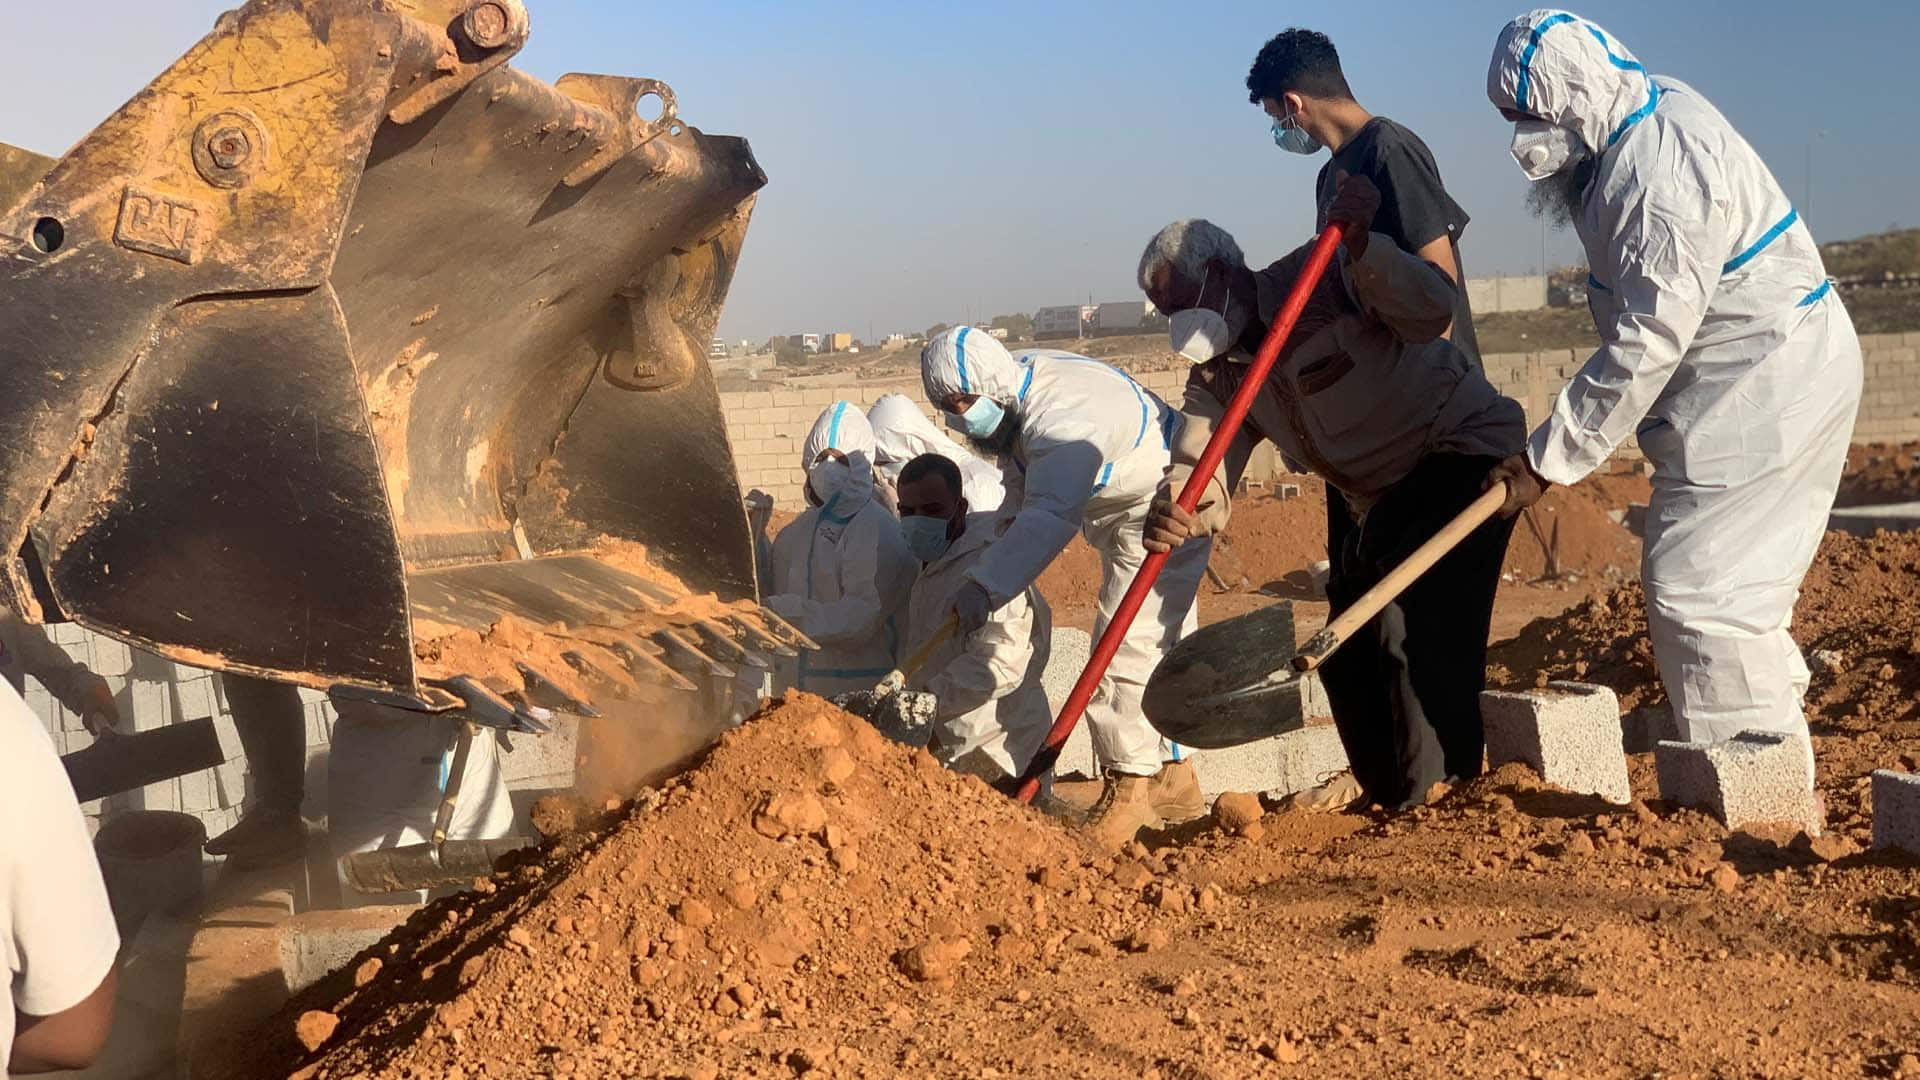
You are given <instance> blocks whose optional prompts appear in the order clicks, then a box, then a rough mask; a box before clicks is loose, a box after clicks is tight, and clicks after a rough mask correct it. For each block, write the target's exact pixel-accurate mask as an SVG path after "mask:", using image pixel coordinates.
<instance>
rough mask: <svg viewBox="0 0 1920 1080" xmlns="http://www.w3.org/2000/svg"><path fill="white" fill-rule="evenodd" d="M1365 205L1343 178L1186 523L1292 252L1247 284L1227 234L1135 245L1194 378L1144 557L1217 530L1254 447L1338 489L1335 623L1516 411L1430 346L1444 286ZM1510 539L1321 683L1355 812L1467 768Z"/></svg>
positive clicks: (1341, 661)
mask: <svg viewBox="0 0 1920 1080" xmlns="http://www.w3.org/2000/svg"><path fill="white" fill-rule="evenodd" d="M1379 202H1380V195H1379V192H1378V190H1377V189H1375V188H1374V186H1373V184H1372V183H1371V182H1370V181H1368V180H1367V179H1366V178H1365V177H1359V176H1355V177H1349V178H1346V179H1345V180H1343V182H1342V183H1341V185H1340V188H1339V193H1338V194H1337V195H1336V196H1335V197H1334V200H1333V204H1332V206H1331V208H1330V209H1329V211H1328V219H1329V220H1330V221H1337V222H1345V223H1346V224H1347V226H1348V228H1347V233H1346V237H1347V239H1346V244H1345V255H1344V257H1343V258H1341V259H1338V260H1336V265H1335V266H1333V267H1330V268H1329V269H1328V270H1327V272H1326V274H1325V275H1324V276H1323V277H1322V278H1321V280H1320V282H1319V284H1318V285H1317V286H1316V287H1315V288H1314V290H1313V292H1312V294H1311V296H1310V297H1309V299H1308V301H1307V305H1306V308H1305V309H1304V310H1303V311H1302V313H1301V316H1300V321H1299V322H1298V323H1297V324H1296V325H1295V327H1294V331H1293V334H1292V335H1291V336H1290V337H1289V338H1288V340H1287V343H1286V345H1285V347H1284V348H1283V349H1282V351H1281V353H1280V358H1279V360H1278V362H1277V363H1275V365H1274V367H1273V372H1272V374H1271V375H1270V376H1269V377H1268V379H1267V384H1266V385H1265V386H1264V387H1262V388H1261V391H1260V393H1259V395H1258V396H1257V397H1255V398H1254V403H1253V408H1252V410H1251V411H1250V412H1249V413H1248V415H1247V420H1246V423H1245V425H1244V426H1243V427H1242V428H1241V430H1240V433H1239V434H1238V436H1237V437H1236V438H1235V439H1234V442H1233V445H1232V447H1231V449H1230V450H1229V452H1228V455H1227V459H1226V464H1225V465H1224V466H1223V469H1222V473H1223V474H1224V475H1222V474H1216V475H1215V476H1213V477H1212V478H1210V480H1209V482H1208V489H1207V493H1206V495H1205V496H1204V497H1203V498H1202V500H1201V503H1200V507H1199V509H1198V510H1197V511H1196V512H1195V513H1193V514H1187V513H1185V512H1184V511H1181V510H1180V509H1179V508H1178V507H1176V506H1174V505H1173V503H1172V498H1173V496H1174V495H1175V494H1177V493H1178V492H1179V490H1180V489H1181V488H1182V487H1183V486H1184V485H1185V483H1186V480H1187V477H1188V476H1189V475H1191V473H1192V470H1193V467H1194V465H1195V464H1196V463H1197V462H1198V460H1199V458H1200V453H1201V450H1202V449H1203V448H1204V447H1205V446H1206V443H1207V440H1208V438H1209V437H1210V436H1211V435H1212V433H1213V430H1214V425H1215V424H1216V423H1217V422H1218V421H1219V419H1220V417H1221V416H1222V414H1223V413H1224V412H1225V411H1226V403H1227V402H1228V401H1229V400H1231V399H1232V397H1233V395H1234V393H1235V391H1236V390H1238V388H1239V386H1240V383H1241V380H1242V379H1243V378H1244V377H1245V375H1246V366H1245V362H1246V360H1247V359H1249V358H1250V357H1251V356H1252V355H1253V353H1254V352H1256V351H1257V350H1258V349H1259V347H1260V343H1261V341H1262V339H1264V338H1265V336H1266V333H1267V324H1268V322H1269V321H1270V320H1271V319H1272V318H1273V317H1274V316H1275V315H1276V314H1277V312H1278V311H1279V308H1280V305H1281V304H1282V303H1284V302H1285V300H1286V297H1287V294H1288V293H1289V292H1290V291H1291V289H1292V287H1293V284H1294V281H1295V279H1296V278H1297V277H1298V276H1299V273H1300V269H1301V267H1302V266H1303V265H1304V264H1305V262H1306V259H1307V254H1308V251H1309V248H1307V247H1302V248H1300V249H1299V250H1296V251H1294V252H1293V253H1291V254H1289V255H1287V256H1286V257H1285V258H1283V259H1281V260H1280V261H1279V262H1276V263H1274V264H1273V265H1272V266H1269V267H1268V268H1267V269H1265V270H1262V271H1259V272H1257V273H1256V272H1255V271H1253V270H1250V269H1248V267H1247V265H1246V260H1245V258H1244V257H1243V256H1242V255H1241V253H1240V247H1239V245H1238V244H1236V243H1235V242H1234V240H1233V237H1231V236H1229V235H1228V234H1227V233H1226V231H1225V230H1223V229H1221V228H1219V227H1218V226H1216V225H1213V224H1211V223H1209V222H1206V221H1198V220H1189V221H1176V222H1174V223H1173V224H1171V225H1168V226H1167V227H1166V228H1164V229H1162V230H1161V231H1160V233H1159V234H1158V235H1156V236H1155V237H1154V238H1153V241H1152V242H1151V243H1150V244H1148V245H1147V250H1146V253H1145V254H1144V255H1143V256H1142V257H1141V260H1140V287H1141V288H1142V289H1144V290H1146V293H1147V297H1148V299H1150V300H1152V301H1153V303H1154V305H1155V306H1157V307H1158V308H1159V309H1160V310H1162V311H1168V312H1173V313H1174V315H1173V323H1172V326H1173V336H1174V342H1173V345H1174V348H1175V350H1176V351H1178V352H1180V353H1181V354H1182V355H1184V356H1186V357H1187V358H1188V359H1190V360H1192V361H1194V363H1195V367H1194V368H1193V371H1192V373H1191V374H1190V375H1189V376H1188V379H1187V390H1186V399H1185V401H1184V403H1183V404H1182V406H1181V411H1182V413H1184V414H1185V416H1186V423H1185V425H1184V427H1183V428H1182V429H1181V432H1180V435H1179V436H1178V438H1177V439H1176V441H1175V443H1174V446H1173V464H1172V467H1171V468H1170V469H1169V470H1168V474H1167V479H1166V482H1165V485H1164V486H1163V488H1162V490H1161V496H1160V498H1159V499H1158V500H1157V501H1156V503H1155V506H1154V510H1153V512H1152V513H1151V514H1150V515H1149V517H1148V519H1147V537H1146V546H1147V547H1148V548H1149V549H1153V550H1165V549H1167V548H1169V547H1171V546H1173V545H1177V544H1179V543H1181V542H1183V541H1184V540H1185V539H1186V538H1187V537H1188V536H1193V535H1207V534H1209V533H1213V532H1218V531H1220V530H1221V529H1224V528H1225V526H1226V523H1227V516H1228V511H1229V500H1228V494H1227V493H1228V492H1229V491H1231V490H1232V489H1233V486H1234V485H1235V484H1236V483H1238V481H1239V479H1240V473H1241V471H1242V470H1243V469H1244V468H1245V467H1246V462H1247V457H1248V455H1249V454H1250V453H1251V452H1252V449H1253V447H1254V445H1255V444H1256V443H1258V442H1259V441H1260V440H1262V439H1266V440H1269V441H1271V442H1273V443H1274V444H1275V445H1276V446H1278V447H1279V449H1280V451H1281V453H1282V454H1283V455H1284V456H1285V457H1286V458H1287V460H1288V461H1289V462H1290V463H1292V464H1293V465H1295V466H1296V467H1304V468H1307V469H1310V470H1312V471H1313V472H1315V473H1317V474H1319V475H1320V476H1321V477H1323V478H1324V479H1325V480H1326V481H1327V483H1328V484H1330V485H1332V486H1334V487H1336V488H1338V489H1339V491H1340V492H1341V494H1342V495H1344V496H1345V504H1346V506H1347V508H1348V510H1349V512H1350V513H1351V514H1352V515H1353V518H1354V527H1353V528H1352V529H1349V530H1345V535H1344V536H1343V537H1342V542H1341V543H1340V544H1339V550H1336V551H1330V552H1329V553H1328V554H1329V556H1330V558H1331V560H1332V564H1333V566H1332V575H1331V578H1330V580H1329V581H1328V583H1327V597H1328V600H1329V601H1331V605H1332V610H1333V612H1334V613H1336V614H1337V613H1338V612H1340V611H1341V610H1343V609H1345V608H1346V607H1347V606H1349V605H1351V604H1352V603H1353V602H1354V601H1355V600H1357V599H1358V598H1359V597H1360V594H1361V593H1363V592H1365V591H1366V590H1367V588H1368V587H1370V586H1371V585H1373V584H1374V583H1375V582H1376V581H1378V580H1379V579H1380V578H1381V577H1382V576H1383V575H1384V574H1385V573H1386V572H1387V571H1388V570H1390V569H1392V568H1393V567H1394V566H1395V565H1397V564H1398V563H1399V562H1400V561H1401V560H1402V559H1403V558H1405V557H1406V556H1407V554H1409V553H1410V552H1411V551H1412V550H1413V549H1414V548H1415V547H1417V546H1418V545H1419V544H1420V543H1421V542H1422V541H1424V540H1426V539H1427V538H1428V537H1430V536H1432V535H1433V534H1434V533H1435V532H1437V531H1438V530H1439V529H1440V527H1441V526H1442V525H1444V524H1445V523H1446V522H1447V521H1448V520H1449V519H1451V518H1452V517H1453V516H1454V515H1455V514H1457V513H1459V512H1460V511H1461V510H1462V509H1463V508H1465V507H1466V506H1467V504H1468V503H1471V502H1472V501H1473V500H1474V499H1475V498H1476V497H1478V496H1479V494H1480V491H1481V489H1482V487H1483V485H1484V482H1485V478H1486V475H1487V473H1488V472H1489V471H1490V470H1491V469H1492V468H1493V467H1494V466H1495V465H1497V464H1498V463H1499V462H1500V460H1501V459H1502V458H1504V457H1506V456H1507V455H1509V454H1511V453H1513V452H1514V448H1515V447H1518V446H1520V445H1522V444H1523V443H1524V442H1525V440H1526V418H1525V416H1524V415H1523V414H1522V412H1521V410H1520V406H1519V405H1518V404H1516V403H1515V402H1513V401H1512V400H1511V399H1509V398H1506V397H1503V396H1501V394H1500V393H1499V391H1497V390H1495V389H1494V388H1493V386H1492V385H1491V384H1490V383H1488V382H1487V380H1486V376H1485V375H1483V374H1482V373H1481V372H1480V370H1479V368H1478V367H1477V366H1472V365H1469V364H1468V363H1467V362H1466V361H1465V360H1464V359H1463V358H1462V356H1461V354H1460V352H1459V350H1458V349H1456V348H1455V347H1454V346H1453V344H1452V343H1451V342H1449V341H1447V340H1446V339H1445V338H1443V337H1441V336H1440V335H1441V334H1442V333H1443V332H1445V330H1446V328H1447V324H1448V322H1449V321H1450V320H1451V319H1452V318H1453V310H1454V290H1455V286H1454V284H1453V281H1452V279H1450V278H1449V277H1447V276H1446V275H1445V274H1444V273H1442V272H1441V271H1440V270H1439V269H1438V268H1437V267H1435V266H1434V265H1433V264H1431V263H1428V262H1425V261H1422V260H1421V259H1419V258H1417V257H1415V256H1412V255H1409V254H1407V253H1406V252H1405V251H1402V250H1401V249H1400V248H1399V247H1398V246H1396V245H1395V244H1394V242H1393V241H1392V240H1391V239H1389V238H1387V237H1385V236H1380V235H1371V234H1370V233H1369V232H1368V226H1369V225H1371V224H1372V221H1373V214H1374V211H1375V210H1376V209H1377V208H1378V207H1379ZM1512 529H1513V523H1512V522H1511V521H1510V520H1509V521H1492V522H1489V523H1487V524H1486V525H1484V526H1482V527H1481V528H1480V529H1479V530H1478V531H1476V532H1474V533H1473V534H1472V535H1471V536H1469V537H1468V538H1467V540H1466V541H1465V542H1463V543H1462V544H1461V545H1460V546H1459V547H1457V548H1455V549H1454V551H1453V552H1452V553H1451V554H1449V555H1448V556H1447V557H1446V558H1444V559H1442V560H1441V561H1440V563H1439V564H1438V565H1436V566H1435V567H1434V568H1433V569H1432V570H1431V571H1429V572H1428V573H1427V575H1426V576H1425V577H1424V578H1422V579H1421V580H1420V581H1418V582H1416V583H1415V584H1414V585H1413V587H1411V588H1410V589H1408V590H1407V591H1406V592H1404V593H1402V594H1401V596H1400V598H1399V600H1398V601H1396V602H1395V603H1394V604H1392V605H1390V606H1389V607H1388V608H1387V609H1386V611H1384V612H1383V613H1382V614H1381V615H1380V616H1378V617H1377V618H1375V619H1374V620H1373V622H1372V623H1370V624H1369V625H1368V626H1367V628H1366V629H1364V630H1363V631H1361V632H1360V633H1358V634H1356V635H1354V637H1353V638H1352V639H1351V640H1350V641H1349V642H1348V643H1347V644H1346V645H1345V646H1344V647H1343V648H1342V649H1341V650H1340V651H1339V652H1338V653H1335V654H1334V656H1333V657H1332V658H1331V659H1330V660H1328V661H1327V663H1326V664H1325V665H1324V666H1323V667H1322V668H1321V674H1322V677H1323V678H1324V679H1325V682H1326V687H1327V696H1328V698H1329V700H1330V702H1331V703H1332V705H1333V715H1334V722H1335V724H1336V725H1337V726H1338V728H1339V730H1340V740H1341V742H1342V744H1344V746H1345V747H1346V751H1347V758H1348V760H1349V761H1350V762H1351V763H1352V765H1353V771H1354V778H1355V779H1356V780H1357V781H1359V785H1360V787H1361V789H1362V791H1363V793H1364V795H1365V797H1366V800H1367V801H1368V802H1370V803H1378V804H1381V805H1384V806H1388V807H1397V806H1401V805H1403V804H1406V803H1408V802H1417V801H1419V800H1420V799H1422V797H1423V796H1424V794H1425V792H1426V790H1427V788H1428V786H1429V785H1430V784H1431V783H1432V782H1434V781H1437V780H1441V779H1444V778H1447V777H1468V776H1474V775H1477V774H1478V773H1479V772H1480V766H1481V757H1482V751H1483V749H1484V747H1483V735H1482V728H1481V724H1480V701H1479V696H1480V691H1481V690H1482V689H1484V688H1485V685H1486V648H1487V630H1488V625H1489V623H1490V621H1491V618H1492V613H1493V596H1494V591H1495V589H1496V588H1498V586H1499V581H1500V564H1501V561H1502V559H1503V558H1504V557H1505V554H1506V547H1507V537H1508V535H1509V534H1510V533H1511V532H1512Z"/></svg>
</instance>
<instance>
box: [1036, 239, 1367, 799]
mask: <svg viewBox="0 0 1920 1080" xmlns="http://www.w3.org/2000/svg"><path fill="white" fill-rule="evenodd" d="M1345 234H1346V225H1345V223H1343V222H1334V223H1332V224H1329V225H1328V226H1327V227H1326V228H1325V229H1323V230H1321V232H1320V238H1319V240H1317V241H1316V242H1315V243H1314V245H1313V254H1311V255H1309V256H1308V257H1307V264H1306V266H1305V267H1303V268H1302V269H1301V271H1300V276H1299V277H1298V278H1296V279H1294V282H1293V291H1292V292H1291V293H1288V294H1287V302H1286V303H1285V304H1283V305H1282V306H1281V308H1280V315H1279V317H1278V318H1276V319H1274V320H1273V325H1272V326H1270V327H1268V328H1267V338H1266V340H1265V341H1263V342H1261V343H1260V352H1259V353H1258V354H1257V355H1256V356H1254V358H1253V363H1251V364H1249V365H1247V376H1246V378H1245V379H1243V380H1241V382H1240V389H1239V390H1238V391H1236V392H1235V393H1234V395H1233V400H1232V401H1231V402H1229V403H1228V404H1227V412H1226V415H1225V416H1223V417H1221V418H1220V423H1219V425H1218V426H1216V427H1215V428H1214V429H1213V438H1211V439H1209V440H1207V449H1206V451H1205V452H1203V453H1202V454H1201V455H1200V463H1199V464H1197V465H1195V466H1194V467H1193V475H1191V476H1189V477H1187V486H1186V487H1184V488H1182V489H1181V491H1180V498H1179V500H1178V502H1179V505H1180V509H1182V510H1185V511H1187V512H1188V513H1192V512H1193V508H1194V507H1195V506H1198V505H1199V504H1200V496H1201V495H1202V494H1204V493H1205V492H1206V490H1207V481H1208V480H1209V479H1210V478H1211V477H1212V476H1213V474H1214V472H1215V471H1216V470H1218V469H1219V468H1220V462H1221V461H1222V460H1224V459H1225V458H1226V456H1227V447H1228V446H1230V445H1232V443H1233V437H1234V436H1235V435H1237V434H1239V432H1240V425H1241V423H1243V422H1244V421H1245V420H1246V418H1247V410H1249V409H1251V408H1252V407H1253V398H1254V395H1255V394H1258V393H1259V392H1260V388H1261V387H1262V386H1264V385H1266V381H1267V373H1268V372H1269V371H1271V370H1273V364H1274V361H1276V360H1278V359H1279V358H1280V346H1282V345H1284V344H1286V341H1287V337H1288V335H1290V334H1292V333H1293V324H1294V323H1296V322H1298V321H1299V319H1300V312H1301V311H1302V310H1303V309H1304V308H1305V307H1306V306H1307V297H1309V296H1311V295H1312V294H1313V288H1314V286H1315V285H1318V284H1319V283H1320V275H1321V274H1322V273H1324V272H1325V271H1326V269H1327V263H1329V262H1331V261H1332V260H1333V251H1334V249H1335V248H1336V247H1339V246H1340V240H1341V238H1342V237H1343V236H1345ZM1168 554H1169V553H1168V552H1164V551H1150V552H1148V553H1147V558H1146V561H1144V562H1142V563H1141V564H1140V572H1139V573H1137V574H1135V575H1134V576H1133V584H1131V585H1129V586H1127V594H1126V595H1125V596H1123V597H1121V598H1120V606H1119V607H1118V608H1116V609H1115V610H1114V613H1113V619H1112V620H1111V621H1110V622H1108V623H1107V630H1106V633H1104V634H1101V635H1100V640H1099V641H1098V642H1096V643H1095V644H1094V646H1093V655H1092V656H1090V657H1088V658H1087V669H1086V670H1085V671H1082V672H1081V673H1080V681H1079V682H1076V683H1074V684H1073V692H1072V693H1069V694H1068V695H1067V703H1066V705H1065V706H1064V707H1062V708H1061V710H1060V718H1059V719H1058V720H1055V721H1054V722H1053V728H1052V729H1051V730H1049V731H1048V732H1047V741H1046V742H1045V743H1043V744H1041V746H1040V752H1039V753H1037V754H1035V755H1034V756H1033V761H1031V762H1030V763H1028V765H1027V769H1026V772H1024V773H1022V774H1021V775H1020V787H1019V790H1018V792H1017V793H1016V794H1015V796H1014V797H1015V798H1017V799H1019V800H1020V801H1021V802H1023V803H1024V802H1032V801H1033V797H1034V795H1036V794H1038V793H1039V791H1040V778H1041V777H1042V776H1045V775H1046V774H1047V770H1049V769H1051V768H1053V765H1054V762H1056V761H1058V760H1060V748H1061V747H1063V746H1065V745H1066V744H1067V736H1069V735H1072V734H1073V729H1074V725H1076V724H1078V723H1079V722H1080V717H1081V715H1082V714H1083V713H1085V712H1086V711H1087V703H1088V702H1090V701H1092V700H1093V693H1094V691H1095V690H1097V689H1098V688H1099V686H1100V680H1101V678H1102V677H1104V676H1105V675H1106V673H1107V665H1109V664H1111V663H1113V654H1114V653H1116V652H1118V651H1119V650H1120V642H1121V641H1123V640H1124V639H1125V638H1126V636H1127V630H1128V628H1130V627H1131V626H1133V618H1134V616H1135V615H1138V614H1139V613H1140V605H1141V603H1142V602H1144V601H1145V600H1146V598H1147V593H1148V591H1149V590H1151V589H1152V588H1153V583H1154V581H1155V580H1157V579H1158V578H1159V577H1160V569H1161V567H1164V566H1165V565H1166V564H1167V555H1168Z"/></svg>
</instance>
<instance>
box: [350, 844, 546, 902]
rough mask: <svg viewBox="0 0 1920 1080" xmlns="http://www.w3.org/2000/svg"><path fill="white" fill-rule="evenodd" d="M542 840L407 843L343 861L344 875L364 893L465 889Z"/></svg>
mask: <svg viewBox="0 0 1920 1080" xmlns="http://www.w3.org/2000/svg"><path fill="white" fill-rule="evenodd" d="M537 842H538V841H537V840H536V839H535V838H534V837H531V836H503V837H501V838H499V839H498V840H449V841H447V842H446V843H445V844H441V845H434V844H407V845H405V846H403V847H396V848H386V849H385V850H382V851H362V852H358V853H356V854H352V855H342V856H341V857H340V876H341V878H342V879H344V880H345V881H346V883H347V884H348V885H351V886H353V888H355V889H357V890H359V891H360V892H363V893H371V894H378V893H389V892H409V891H412V890H414V889H441V888H447V887H450V886H455V885H458V886H461V887H463V888H464V887H465V886H468V885H471V884H473V879H474V878H477V877H486V876H487V875H488V874H491V873H493V864H494V860H496V859H498V858H499V857H500V856H502V855H505V854H506V853H507V852H509V851H516V850H518V849H520V848H523V847H529V846H531V845H533V844H535V843H537Z"/></svg>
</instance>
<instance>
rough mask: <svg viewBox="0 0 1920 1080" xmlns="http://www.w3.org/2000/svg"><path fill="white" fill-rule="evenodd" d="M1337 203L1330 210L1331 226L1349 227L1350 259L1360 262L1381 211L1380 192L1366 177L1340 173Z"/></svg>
mask: <svg viewBox="0 0 1920 1080" xmlns="http://www.w3.org/2000/svg"><path fill="white" fill-rule="evenodd" d="M1334 183H1335V185H1336V187H1335V188H1334V192H1333V202H1332V204H1331V205H1329V206H1328V207H1327V224H1329V225H1332V224H1335V223H1344V224H1345V225H1346V226H1347V233H1346V237H1345V243H1346V246H1347V257H1348V258H1351V259H1358V258H1360V257H1361V256H1362V255H1365V254H1366V253H1367V237H1368V235H1369V234H1370V233H1371V231H1372V230H1373V218H1374V215H1375V214H1378V213H1379V212H1380V189H1379V188H1377V187H1375V186H1374V185H1373V181H1371V180H1369V179H1367V178H1366V177H1364V176H1351V175H1347V174H1346V173H1340V174H1338V175H1337V176H1335V178H1334Z"/></svg>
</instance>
